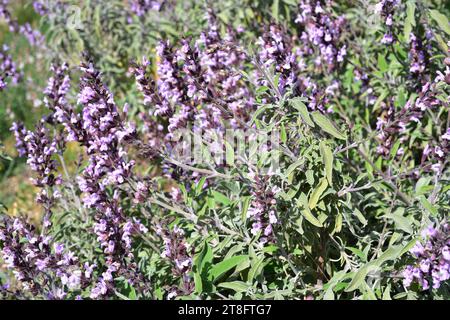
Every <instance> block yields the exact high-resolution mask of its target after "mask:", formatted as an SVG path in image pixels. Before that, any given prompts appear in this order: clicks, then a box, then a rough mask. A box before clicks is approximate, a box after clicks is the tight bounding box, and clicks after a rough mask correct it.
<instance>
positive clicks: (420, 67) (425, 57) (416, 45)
mask: <svg viewBox="0 0 450 320" xmlns="http://www.w3.org/2000/svg"><path fill="white" fill-rule="evenodd" d="M426 36H427V40H430V39H431V33H430V32H427V33H426ZM427 47H429V46H426V45H425V44H424V41H422V39H421V38H420V37H418V36H416V35H415V34H413V33H411V35H410V50H409V53H408V57H409V63H410V67H409V71H410V72H411V75H412V78H413V80H414V82H417V83H419V84H424V83H425V82H426V81H427V80H428V79H426V72H427V70H428V64H429V53H428V48H427Z"/></svg>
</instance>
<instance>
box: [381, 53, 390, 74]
mask: <svg viewBox="0 0 450 320" xmlns="http://www.w3.org/2000/svg"><path fill="white" fill-rule="evenodd" d="M378 69H379V70H380V71H381V72H386V71H387V70H388V69H389V65H388V63H387V62H386V58H385V57H384V55H383V54H381V53H380V54H379V55H378Z"/></svg>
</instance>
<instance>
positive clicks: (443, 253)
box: [403, 223, 450, 290]
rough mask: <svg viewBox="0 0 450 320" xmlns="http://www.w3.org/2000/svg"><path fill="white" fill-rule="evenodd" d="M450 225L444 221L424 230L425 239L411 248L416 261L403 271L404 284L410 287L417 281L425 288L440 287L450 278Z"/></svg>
mask: <svg viewBox="0 0 450 320" xmlns="http://www.w3.org/2000/svg"><path fill="white" fill-rule="evenodd" d="M449 231H450V227H449V225H448V223H443V224H441V225H440V226H438V227H436V228H435V227H433V226H431V225H430V226H428V227H427V228H425V229H424V231H423V232H422V237H423V241H424V242H425V246H424V245H422V243H420V242H419V243H417V244H416V245H415V246H414V248H413V249H412V250H411V253H413V254H414V257H415V259H416V263H415V264H414V265H408V266H407V267H406V268H405V270H404V271H403V278H404V279H403V284H404V286H405V287H409V286H410V285H411V283H412V282H414V281H416V282H417V283H418V284H419V285H421V287H422V289H423V290H427V289H428V288H429V283H430V281H431V283H432V287H433V288H434V289H438V288H439V287H440V286H441V283H442V282H444V281H447V280H448V279H450V261H449V258H450V254H449V248H448V243H450V237H449V234H450V233H449Z"/></svg>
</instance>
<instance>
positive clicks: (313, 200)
mask: <svg viewBox="0 0 450 320" xmlns="http://www.w3.org/2000/svg"><path fill="white" fill-rule="evenodd" d="M327 187H328V182H327V179H325V178H322V179H320V181H319V184H318V185H317V186H316V188H315V189H314V190H313V192H312V194H311V197H310V198H309V208H310V209H311V210H312V209H314V208H315V207H316V205H317V202H319V199H320V196H321V195H322V193H323V192H324V191H325V190H326V189H327Z"/></svg>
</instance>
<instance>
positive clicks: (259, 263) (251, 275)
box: [247, 257, 264, 282]
mask: <svg viewBox="0 0 450 320" xmlns="http://www.w3.org/2000/svg"><path fill="white" fill-rule="evenodd" d="M263 263H264V257H261V258H258V259H256V262H255V261H254V262H253V263H252V267H251V268H250V271H249V272H248V277H247V280H248V281H249V282H253V279H255V278H256V277H257V276H258V275H259V274H260V273H261V271H262V269H263Z"/></svg>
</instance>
